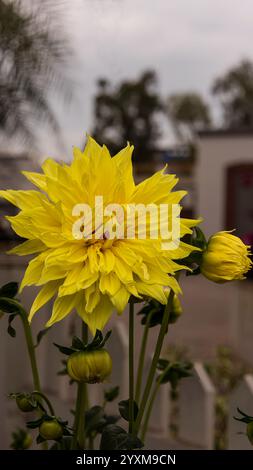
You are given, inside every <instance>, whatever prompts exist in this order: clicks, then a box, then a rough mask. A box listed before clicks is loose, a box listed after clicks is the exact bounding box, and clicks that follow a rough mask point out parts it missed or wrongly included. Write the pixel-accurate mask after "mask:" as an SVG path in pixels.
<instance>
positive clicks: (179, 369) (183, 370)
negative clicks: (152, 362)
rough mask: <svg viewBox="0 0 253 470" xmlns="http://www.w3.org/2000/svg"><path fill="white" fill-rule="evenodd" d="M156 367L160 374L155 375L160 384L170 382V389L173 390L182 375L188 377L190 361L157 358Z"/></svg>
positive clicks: (190, 369) (190, 367) (190, 366)
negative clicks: (171, 360)
mask: <svg viewBox="0 0 253 470" xmlns="http://www.w3.org/2000/svg"><path fill="white" fill-rule="evenodd" d="M157 369H158V370H159V371H160V372H161V374H160V375H159V376H158V377H157V382H159V383H160V384H165V383H170V385H171V388H172V391H173V392H175V390H176V388H177V386H178V383H179V381H180V380H181V379H183V378H184V377H190V376H191V373H192V363H191V362H187V361H183V362H170V361H168V360H167V359H159V361H158V365H157Z"/></svg>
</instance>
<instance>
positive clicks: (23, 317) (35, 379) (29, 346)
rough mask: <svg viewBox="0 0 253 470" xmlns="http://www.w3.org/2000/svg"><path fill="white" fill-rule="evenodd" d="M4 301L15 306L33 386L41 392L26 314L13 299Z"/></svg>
mask: <svg viewBox="0 0 253 470" xmlns="http://www.w3.org/2000/svg"><path fill="white" fill-rule="evenodd" d="M6 300H8V303H9V304H12V305H13V306H15V307H16V308H17V311H18V312H19V313H20V317H21V321H22V324H23V328H24V333H25V339H26V344H27V349H28V354H29V358H30V363H31V368H32V376H33V386H34V388H35V389H36V390H38V391H41V386H40V378H39V372H38V367H37V362H36V355H35V346H34V344H33V338H32V332H31V327H30V323H29V321H28V315H27V312H26V311H25V309H24V308H23V307H22V305H20V303H19V302H17V300H15V299H6Z"/></svg>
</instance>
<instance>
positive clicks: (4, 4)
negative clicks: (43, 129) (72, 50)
mask: <svg viewBox="0 0 253 470" xmlns="http://www.w3.org/2000/svg"><path fill="white" fill-rule="evenodd" d="M43 3H44V2H40V4H39V3H37V8H36V7H35V5H33V8H30V9H28V8H27V5H24V2H22V1H18V0H17V1H15V0H11V1H7V0H0V54H1V62H0V130H1V131H4V132H5V133H7V134H8V135H10V136H13V134H14V133H15V134H16V133H18V134H20V135H21V136H22V137H25V138H26V139H28V140H29V141H30V143H34V134H35V126H34V125H31V123H33V122H36V121H38V120H44V121H45V120H46V121H48V123H49V124H50V126H51V127H53V129H54V130H55V132H59V129H58V125H57V121H56V118H55V116H54V113H53V111H52V109H51V106H50V105H49V102H48V92H49V91H50V90H55V91H57V92H58V93H59V92H61V91H63V90H64V89H65V92H67V86H66V80H64V79H63V74H62V71H61V65H62V64H63V59H64V57H65V55H66V51H67V47H66V41H65V39H64V37H63V35H62V30H60V28H59V27H58V25H57V21H56V18H57V17H56V15H55V14H54V13H53V9H52V8H50V9H48V5H47V8H45V4H44V6H43ZM52 18H54V21H53V22H52Z"/></svg>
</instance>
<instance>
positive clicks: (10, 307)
mask: <svg viewBox="0 0 253 470" xmlns="http://www.w3.org/2000/svg"><path fill="white" fill-rule="evenodd" d="M0 310H1V311H2V312H4V313H18V306H17V305H15V303H14V301H13V299H8V298H7V297H1V298H0Z"/></svg>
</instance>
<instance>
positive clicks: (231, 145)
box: [196, 134, 253, 235]
mask: <svg viewBox="0 0 253 470" xmlns="http://www.w3.org/2000/svg"><path fill="white" fill-rule="evenodd" d="M198 145H199V154H198V162H197V168H196V192H197V206H196V215H197V216H201V217H203V219H204V222H203V225H202V226H203V229H204V230H205V233H206V234H207V235H211V234H212V233H213V232H216V231H218V230H222V229H225V228H226V227H225V225H224V224H225V203H226V168H227V167H228V166H230V165H233V164H239V163H240V164H243V163H253V134H252V136H248V135H247V136H245V135H241V136H240V135H239V136H237V135H236V136H232V135H228V134H227V135H219V136H214V135H213V136H206V137H205V136H201V137H200V138H199V142H198Z"/></svg>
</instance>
